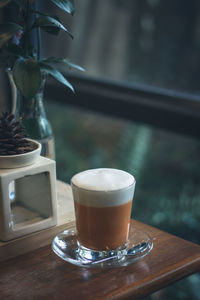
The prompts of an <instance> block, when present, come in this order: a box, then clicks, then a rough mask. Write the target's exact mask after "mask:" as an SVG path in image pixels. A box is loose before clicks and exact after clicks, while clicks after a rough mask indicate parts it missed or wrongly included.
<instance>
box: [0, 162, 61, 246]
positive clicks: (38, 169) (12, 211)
mask: <svg viewBox="0 0 200 300" xmlns="http://www.w3.org/2000/svg"><path fill="white" fill-rule="evenodd" d="M56 223H57V204H56V171H55V162H54V161H53V160H50V159H47V158H44V157H41V156H39V157H38V158H37V160H36V162H34V163H33V164H31V165H28V166H24V167H17V168H12V169H11V168H10V167H9V169H6V168H1V163H0V240H1V241H8V240H11V239H15V238H18V237H20V236H23V235H26V234H30V233H32V232H36V231H39V230H42V229H46V228H48V227H52V226H54V225H56Z"/></svg>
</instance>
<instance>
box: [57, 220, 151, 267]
mask: <svg viewBox="0 0 200 300" xmlns="http://www.w3.org/2000/svg"><path fill="white" fill-rule="evenodd" d="M83 248H84V247H83ZM83 248H82V249H81V251H83ZM152 248H153V241H152V239H151V237H150V236H149V235H148V234H147V233H145V232H143V231H141V230H139V229H138V228H136V227H135V226H134V225H133V224H131V225H130V230H129V240H128V242H127V244H126V245H125V247H124V248H123V249H120V250H119V249H115V250H113V251H109V252H106V256H104V257H103V258H101V257H95V258H93V259H92V260H91V259H89V258H88V259H83V257H82V256H81V254H80V248H79V247H78V241H77V235H76V228H75V227H71V228H69V229H67V230H64V231H63V232H61V233H59V234H58V235H57V236H56V237H55V238H54V239H53V241H52V249H53V251H54V252H55V253H56V254H57V255H58V256H59V257H60V258H62V259H64V260H65V261H67V262H69V263H71V264H74V265H77V266H82V267H88V268H104V267H109V268H113V267H123V266H128V265H130V264H132V263H133V262H135V261H137V260H139V259H141V258H142V257H144V256H146V255H147V254H148V253H149V252H150V251H151V250H152ZM84 249H85V250H86V251H87V248H84ZM88 250H89V249H88ZM94 253H95V251H94Z"/></svg>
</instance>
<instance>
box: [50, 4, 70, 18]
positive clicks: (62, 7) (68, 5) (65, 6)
mask: <svg viewBox="0 0 200 300" xmlns="http://www.w3.org/2000/svg"><path fill="white" fill-rule="evenodd" d="M51 2H53V3H54V4H55V5H57V6H58V7H60V8H61V9H62V10H64V11H66V12H68V13H69V14H71V15H72V16H73V14H74V12H75V5H74V1H73V0H51Z"/></svg>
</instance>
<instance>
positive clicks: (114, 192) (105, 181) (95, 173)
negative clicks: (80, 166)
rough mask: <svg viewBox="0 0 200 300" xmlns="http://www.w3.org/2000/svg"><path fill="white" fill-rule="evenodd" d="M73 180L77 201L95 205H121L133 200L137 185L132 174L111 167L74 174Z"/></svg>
mask: <svg viewBox="0 0 200 300" xmlns="http://www.w3.org/2000/svg"><path fill="white" fill-rule="evenodd" d="M71 182H72V189H73V195H74V199H75V201H77V202H79V203H80V204H83V205H87V206H95V207H102V206H115V205H121V204H124V203H126V202H128V201H130V200H132V198H133V193H134V186H135V179H134V177H133V176H132V175H131V174H129V173H127V172H125V171H122V170H117V169H109V168H101V169H91V170H87V171H83V172H81V173H78V174H76V175H74V176H73V177H72V180H71ZM128 187H130V188H129V189H125V188H128Z"/></svg>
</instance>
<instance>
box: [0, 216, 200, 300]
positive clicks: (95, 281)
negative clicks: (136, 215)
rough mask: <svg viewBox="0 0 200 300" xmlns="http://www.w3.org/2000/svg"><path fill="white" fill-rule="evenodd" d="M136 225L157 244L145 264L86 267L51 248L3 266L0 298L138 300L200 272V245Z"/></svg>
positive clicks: (144, 259) (6, 262) (20, 257)
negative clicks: (67, 259) (59, 255)
mask: <svg viewBox="0 0 200 300" xmlns="http://www.w3.org/2000/svg"><path fill="white" fill-rule="evenodd" d="M132 222H133V224H134V226H137V227H138V228H139V229H141V230H144V231H146V232H147V233H149V235H150V236H151V237H153V241H154V248H153V250H152V251H151V252H150V253H149V254H148V255H147V256H146V257H144V258H143V259H141V260H140V261H138V262H135V263H133V264H132V265H129V266H128V267H121V268H117V269H106V270H104V269H87V268H81V267H77V266H74V265H71V264H69V263H67V262H65V261H63V260H62V259H60V258H59V257H57V256H56V255H55V254H54V253H53V251H52V250H51V247H50V245H48V246H45V247H43V248H40V249H37V250H34V251H32V252H30V253H27V254H24V255H21V256H18V257H16V258H12V259H10V260H7V261H5V262H2V263H1V264H0V299H2V300H3V299H7V300H8V299H20V300H21V299H56V300H57V299H59V300H61V299H70V300H75V299H80V300H84V299H88V300H89V299H90V300H97V299H128V298H129V297H132V298H131V299H138V298H140V297H143V296H145V295H147V294H150V293H152V292H154V291H157V290H159V289H161V288H163V287H165V286H167V285H169V284H171V283H173V282H175V281H177V280H179V279H181V278H183V277H185V276H187V275H190V274H192V273H194V272H197V271H199V270H200V246H198V245H195V244H192V243H190V242H188V241H185V240H183V239H181V238H178V237H175V236H173V235H170V234H168V233H165V232H163V231H160V230H158V229H156V228H153V227H151V226H148V225H145V224H143V223H140V222H137V221H135V220H132Z"/></svg>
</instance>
